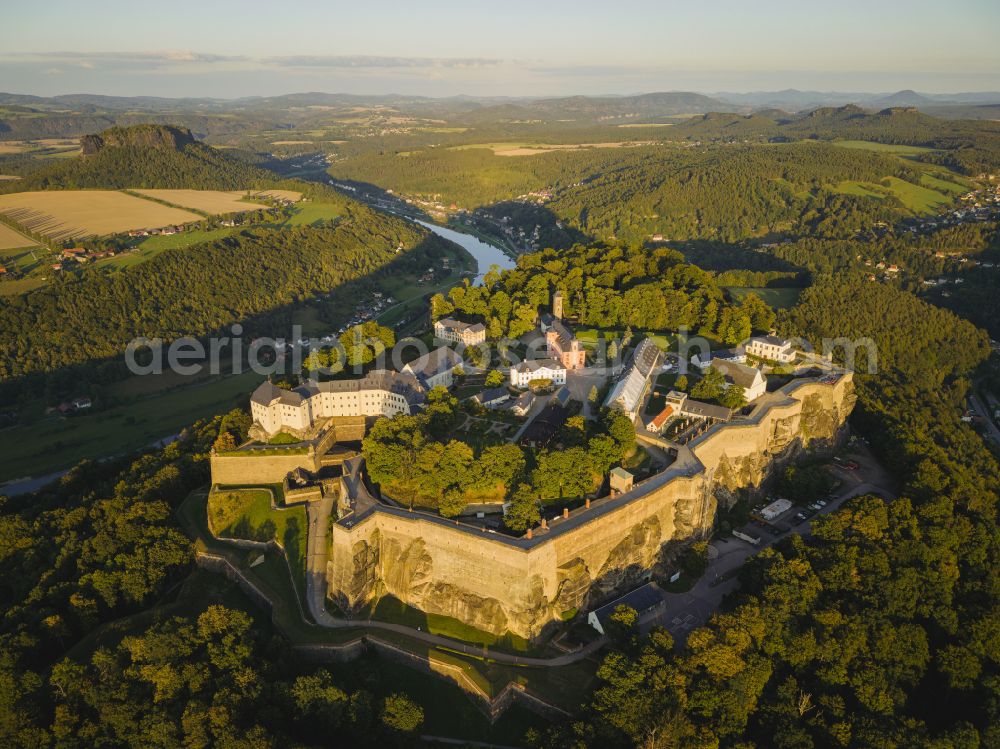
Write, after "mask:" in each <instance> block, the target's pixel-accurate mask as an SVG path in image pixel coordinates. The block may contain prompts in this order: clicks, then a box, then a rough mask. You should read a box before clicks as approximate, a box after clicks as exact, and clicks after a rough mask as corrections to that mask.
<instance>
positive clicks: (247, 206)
mask: <svg viewBox="0 0 1000 749" xmlns="http://www.w3.org/2000/svg"><path fill="white" fill-rule="evenodd" d="M132 192H134V193H138V194H139V195H145V196H146V197H149V198H153V199H154V200H162V201H164V202H166V203H171V204H173V205H176V206H180V207H181V208H190V209H191V210H193V211H202V212H204V213H211V214H218V213H243V212H244V211H255V210H257V209H259V208H267V206H266V205H261V204H260V203H248V202H245V201H243V200H241V198H243V197H246V196H247V193H246V192H243V191H240V190H232V191H227V190H132Z"/></svg>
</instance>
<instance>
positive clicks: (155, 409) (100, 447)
mask: <svg viewBox="0 0 1000 749" xmlns="http://www.w3.org/2000/svg"><path fill="white" fill-rule="evenodd" d="M260 381H261V376H260V375H258V374H255V373H253V372H245V373H244V374H241V375H236V376H234V377H226V378H223V379H216V380H213V381H210V382H208V383H207V384H204V385H196V386H193V387H187V388H179V389H176V390H171V391H168V392H165V393H162V394H160V395H157V396H155V397H150V398H143V399H139V400H135V401H132V402H130V403H127V404H123V405H121V406H117V407H114V408H110V409H108V410H106V411H99V412H95V413H93V414H87V415H81V416H75V417H72V418H61V417H57V416H48V417H45V418H43V419H41V420H39V421H36V422H34V423H32V424H26V425H24V426H16V427H11V428H9V429H4V430H2V431H0V481H8V480H10V479H14V478H20V477H23V476H44V475H46V474H48V473H51V472H52V471H57V470H60V469H62V468H69V467H70V466H72V465H74V464H76V463H78V462H79V461H81V460H83V459H85V458H87V459H90V460H94V459H97V458H102V457H106V456H109V455H117V454H121V453H125V452H129V451H132V450H136V449H139V448H140V447H142V446H143V445H147V444H151V443H153V442H155V441H156V440H159V439H161V438H163V437H166V436H168V435H170V434H173V433H175V432H177V431H178V430H180V429H183V428H184V427H187V426H190V425H191V424H192V423H193V422H195V421H196V420H198V419H201V418H205V417H206V416H211V415H212V414H217V413H224V412H226V411H229V410H231V409H233V408H235V407H236V406H237V405H238V404H239V403H240V402H241V401H243V400H244V399H245V398H246V395H247V394H248V393H250V392H251V391H252V390H253V389H254V387H256V386H257V385H258V384H259V383H260Z"/></svg>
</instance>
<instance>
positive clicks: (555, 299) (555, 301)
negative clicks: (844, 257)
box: [552, 289, 563, 320]
mask: <svg viewBox="0 0 1000 749" xmlns="http://www.w3.org/2000/svg"><path fill="white" fill-rule="evenodd" d="M552 316H553V317H554V318H556V319H557V320H562V316H563V295H562V292H561V291H559V290H558V289H556V293H555V294H553V295H552Z"/></svg>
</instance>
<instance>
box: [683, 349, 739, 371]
mask: <svg viewBox="0 0 1000 749" xmlns="http://www.w3.org/2000/svg"><path fill="white" fill-rule="evenodd" d="M713 359H721V360H722V361H731V362H736V363H737V364H743V363H745V362H746V360H747V355H746V352H745V351H744V350H743V349H742V348H731V349H722V350H721V351H705V352H698V353H697V354H695V355H694V356H692V357H691V364H692V366H695V367H697V368H698V369H700V370H701V371H702V372H704V371H705V370H706V369H708V368H709V367H710V366H711V365H712V360H713Z"/></svg>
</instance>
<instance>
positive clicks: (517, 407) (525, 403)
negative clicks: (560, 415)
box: [510, 390, 535, 416]
mask: <svg viewBox="0 0 1000 749" xmlns="http://www.w3.org/2000/svg"><path fill="white" fill-rule="evenodd" d="M533 405H535V394H534V393H532V392H531V391H530V390H529V391H527V392H526V393H521V395H520V396H518V398H517V400H516V401H514V405H512V406H511V407H510V412H511V413H512V414H514V415H515V416H527V415H528V411H530V410H531V407H532V406H533Z"/></svg>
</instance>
